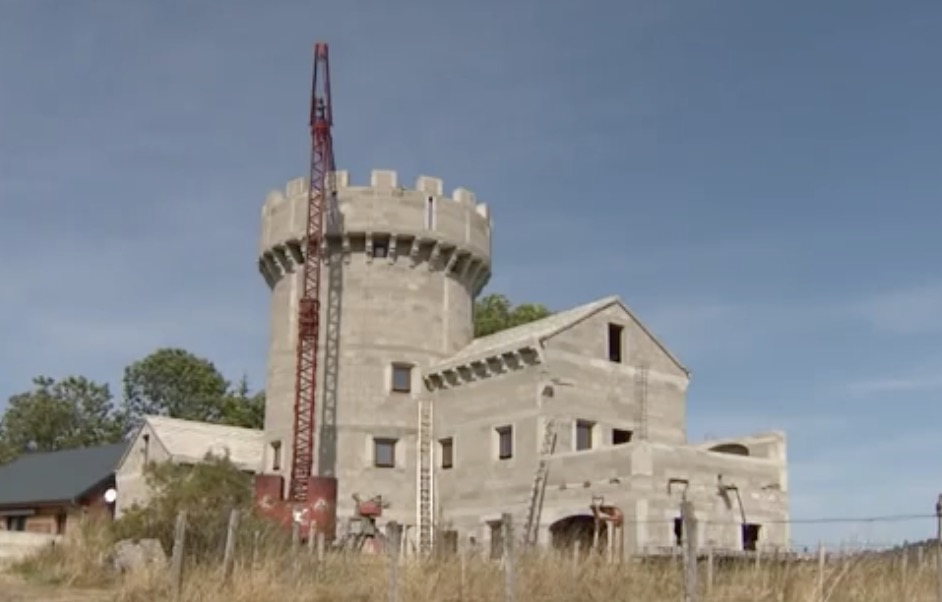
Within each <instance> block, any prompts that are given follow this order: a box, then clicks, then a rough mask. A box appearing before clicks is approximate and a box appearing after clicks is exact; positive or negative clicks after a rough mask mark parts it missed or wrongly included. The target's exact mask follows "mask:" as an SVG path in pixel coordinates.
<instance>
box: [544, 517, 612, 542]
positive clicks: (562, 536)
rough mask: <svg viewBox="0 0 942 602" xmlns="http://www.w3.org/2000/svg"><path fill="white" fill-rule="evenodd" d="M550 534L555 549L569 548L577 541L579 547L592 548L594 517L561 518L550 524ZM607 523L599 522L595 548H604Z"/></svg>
mask: <svg viewBox="0 0 942 602" xmlns="http://www.w3.org/2000/svg"><path fill="white" fill-rule="evenodd" d="M549 529H550V535H551V536H552V538H553V547H554V548H555V549H557V550H569V549H572V548H573V546H575V545H576V542H579V549H580V550H583V551H588V550H591V549H592V542H593V539H594V538H595V519H594V518H592V517H591V516H586V515H573V516H567V517H565V518H561V519H559V520H558V521H556V522H555V523H553V524H552V525H550V528H549ZM607 529H608V525H607V524H605V522H604V521H600V522H599V539H598V548H596V549H597V550H602V549H605V542H606V541H607V537H608V533H607Z"/></svg>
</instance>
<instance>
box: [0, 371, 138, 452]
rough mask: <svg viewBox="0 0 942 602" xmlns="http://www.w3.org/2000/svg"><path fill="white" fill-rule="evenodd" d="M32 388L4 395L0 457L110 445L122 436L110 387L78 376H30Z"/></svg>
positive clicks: (122, 430) (120, 424) (119, 416)
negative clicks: (4, 406) (7, 397)
mask: <svg viewBox="0 0 942 602" xmlns="http://www.w3.org/2000/svg"><path fill="white" fill-rule="evenodd" d="M33 385H34V388H33V390H32V391H29V392H26V393H19V394H17V395H14V396H13V397H11V398H10V400H9V402H8V403H7V409H6V411H5V412H4V414H3V418H2V419H0V461H3V460H7V461H8V460H10V459H12V458H13V457H15V456H17V455H19V454H21V453H24V452H27V451H57V450H61V449H70V448H74V447H85V446H90V445H103V444H106V443H116V442H118V441H120V440H121V437H122V435H123V434H124V430H125V424H124V421H123V417H122V416H121V415H120V414H119V413H117V412H116V411H115V407H114V403H113V401H112V396H111V391H110V390H109V388H108V385H106V384H99V383H96V382H94V381H91V380H88V379H86V378H84V377H80V376H70V377H67V378H65V379H62V380H59V381H56V380H55V379H53V378H49V377H47V376H39V377H36V378H34V379H33Z"/></svg>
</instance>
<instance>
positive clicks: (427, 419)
mask: <svg viewBox="0 0 942 602" xmlns="http://www.w3.org/2000/svg"><path fill="white" fill-rule="evenodd" d="M432 471H433V466H432V402H431V401H420V402H419V461H418V473H419V474H418V488H419V491H418V510H417V511H418V520H417V522H418V525H419V554H421V555H423V556H425V555H428V554H429V553H430V552H431V551H432V505H433V504H432V502H433V499H432V495H433V492H432Z"/></svg>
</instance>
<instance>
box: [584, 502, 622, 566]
mask: <svg viewBox="0 0 942 602" xmlns="http://www.w3.org/2000/svg"><path fill="white" fill-rule="evenodd" d="M589 508H590V509H591V510H592V517H593V519H594V527H595V528H594V530H593V534H592V549H594V550H598V549H599V536H600V534H601V531H602V525H603V524H604V525H606V533H608V537H609V540H610V541H613V542H614V550H613V551H614V553H615V556H616V557H617V558H619V559H621V558H623V557H624V554H625V538H624V535H623V532H624V524H625V517H624V514H623V513H622V511H621V508H619V507H618V506H613V505H611V504H606V503H605V498H604V497H602V496H600V495H598V496H592V504H590V505H589Z"/></svg>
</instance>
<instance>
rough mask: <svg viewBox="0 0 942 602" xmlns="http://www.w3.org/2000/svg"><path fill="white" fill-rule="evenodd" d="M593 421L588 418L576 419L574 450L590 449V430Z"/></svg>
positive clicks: (593, 424) (592, 427) (593, 425)
mask: <svg viewBox="0 0 942 602" xmlns="http://www.w3.org/2000/svg"><path fill="white" fill-rule="evenodd" d="M594 428H595V423H594V422H590V421H588V420H577V421H576V451H583V450H587V449H592V430H593V429H594Z"/></svg>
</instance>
